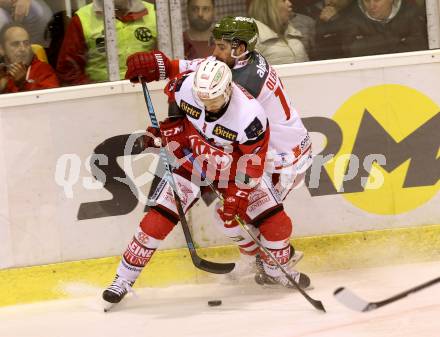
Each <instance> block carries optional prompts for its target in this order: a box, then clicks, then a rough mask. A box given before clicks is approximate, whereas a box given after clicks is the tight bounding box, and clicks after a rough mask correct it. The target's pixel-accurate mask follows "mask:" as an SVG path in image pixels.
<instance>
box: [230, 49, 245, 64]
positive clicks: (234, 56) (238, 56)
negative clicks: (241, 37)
mask: <svg viewBox="0 0 440 337" xmlns="http://www.w3.org/2000/svg"><path fill="white" fill-rule="evenodd" d="M236 50H237V48H232V49H231V57H232V58H234V59H235V61H237V60H239V59H241V58H242V57H244V56H246V55H248V54H249V50H246V51H245V52H244V53H241V54H240V55H234V53H235V51H236Z"/></svg>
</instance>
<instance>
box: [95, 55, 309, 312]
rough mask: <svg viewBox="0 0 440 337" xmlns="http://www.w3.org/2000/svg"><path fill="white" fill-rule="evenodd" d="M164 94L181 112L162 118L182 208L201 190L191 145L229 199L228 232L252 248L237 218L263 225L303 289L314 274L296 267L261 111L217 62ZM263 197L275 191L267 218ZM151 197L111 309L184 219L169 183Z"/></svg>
mask: <svg viewBox="0 0 440 337" xmlns="http://www.w3.org/2000/svg"><path fill="white" fill-rule="evenodd" d="M165 92H166V93H167V94H168V96H169V102H170V104H171V108H174V109H176V110H177V112H179V113H178V114H175V113H173V116H175V117H172V118H168V119H166V120H165V121H163V122H162V123H160V133H161V137H162V144H166V145H167V147H168V149H169V150H172V153H173V154H174V156H176V157H177V158H178V159H180V162H181V163H182V166H180V167H179V168H177V169H176V170H174V178H175V181H176V185H177V186H178V190H179V191H178V193H179V194H180V195H182V197H181V199H182V206H183V209H184V211H185V212H187V211H188V209H189V208H190V207H191V206H192V205H193V204H194V202H195V201H196V200H197V199H198V197H199V192H200V187H199V186H198V185H197V181H198V179H194V177H195V176H197V175H198V171H197V170H194V169H193V164H192V163H191V161H188V160H185V158H184V153H183V152H184V149H185V148H186V149H189V150H190V151H191V152H192V155H193V157H194V158H195V160H196V161H197V162H198V166H199V167H204V168H205V172H206V175H207V178H208V179H209V180H210V181H212V182H213V183H214V185H215V186H216V188H217V189H218V191H220V192H221V193H222V195H223V197H224V203H223V205H222V207H221V208H219V209H218V214H219V217H220V218H221V219H222V221H223V227H224V230H225V233H226V235H227V236H228V237H230V238H231V239H233V240H234V241H235V242H236V243H237V244H238V245H239V246H242V247H246V246H252V245H253V244H254V243H253V242H252V240H251V239H250V238H248V236H247V235H246V234H244V232H243V230H242V229H241V227H240V226H239V224H238V223H237V222H236V221H235V215H239V216H240V217H241V218H242V219H244V220H245V221H247V222H249V223H253V224H254V225H258V226H259V229H260V237H261V243H262V244H263V245H264V246H265V247H266V248H267V249H269V250H270V251H271V252H272V253H273V255H274V256H275V257H276V259H277V260H278V262H279V263H280V264H282V265H283V266H284V268H285V269H286V270H287V271H288V272H289V274H290V275H291V276H292V277H293V278H294V279H295V280H296V281H297V282H298V283H299V284H300V286H301V287H307V286H308V285H309V284H310V279H309V278H308V277H307V276H306V275H305V274H302V273H299V272H297V271H295V270H294V269H293V268H292V267H293V265H292V263H291V261H292V260H291V253H292V252H291V247H290V245H289V238H290V235H291V232H292V224H291V221H290V219H289V217H288V216H287V215H286V213H285V212H284V210H283V208H282V204H281V203H280V202H279V200H278V199H277V198H276V196H275V193H274V190H273V186H272V183H271V181H270V179H267V176H265V174H264V162H265V159H266V154H267V149H268V144H269V138H270V137H269V124H268V121H267V116H266V114H265V112H264V109H263V108H262V107H261V105H260V104H259V103H258V101H257V100H255V99H254V98H253V97H252V96H251V95H250V94H249V93H248V92H247V91H246V90H245V89H244V88H242V87H241V86H240V85H237V84H235V83H234V82H232V74H231V71H230V69H229V67H228V66H227V65H226V64H225V63H223V62H221V61H216V60H206V61H204V62H202V63H201V65H200V67H199V68H198V70H197V71H196V72H192V73H189V74H184V75H181V76H178V77H177V78H175V79H174V80H172V81H170V82H169V83H168V85H167V87H166V88H165ZM261 195H265V196H266V197H268V196H271V197H270V198H269V199H271V200H268V203H270V204H272V207H271V208H267V207H266V208H265V210H266V211H269V212H268V213H267V214H265V216H264V217H261V212H260V211H259V210H258V208H260V206H259V205H260V203H256V202H255V201H258V200H259V198H260V196H261ZM152 198H153V199H154V203H155V206H153V207H151V208H150V210H149V211H148V212H147V213H146V214H145V216H144V218H143V219H142V221H141V223H140V225H139V227H138V228H137V231H136V233H135V235H134V237H133V239H132V241H131V242H130V243H129V245H128V247H127V249H126V250H125V252H124V254H123V256H122V259H121V262H120V264H119V266H118V269H117V272H116V277H115V279H114V281H113V283H112V284H111V285H110V286H109V287H108V288H107V289H106V290H105V291H104V292H103V299H104V300H105V301H106V302H107V305H108V306H111V305H112V304H114V303H118V302H120V301H121V300H122V298H123V297H124V296H125V295H126V294H127V292H128V291H129V290H130V288H131V286H132V285H133V284H134V282H135V281H136V279H137V277H138V276H139V274H140V272H141V271H142V269H143V268H144V267H145V265H146V264H147V263H148V262H149V260H150V259H151V257H152V255H153V254H154V252H155V250H156V249H157V248H158V247H159V244H160V243H161V242H162V240H164V239H165V238H166V236H167V235H168V234H169V233H170V232H171V230H172V229H173V228H174V226H175V225H176V224H177V222H178V220H179V217H178V215H177V210H176V206H175V201H174V198H173V193H172V190H171V187H170V185H169V183H168V181H167V180H165V179H163V180H162V181H161V182H160V183H159V185H158V186H157V188H156V190H155V191H154V193H153V194H152ZM255 221H258V224H257V223H256V222H255ZM262 264H263V268H264V270H265V272H266V273H267V275H269V276H270V277H271V278H273V280H274V281H275V282H277V283H281V284H286V285H287V284H288V283H289V282H288V280H287V278H286V276H285V275H284V274H283V273H282V272H281V271H280V270H279V268H278V267H276V265H275V264H274V262H273V261H271V260H270V258H269V257H264V256H263V258H262Z"/></svg>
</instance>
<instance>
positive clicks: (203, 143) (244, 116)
mask: <svg viewBox="0 0 440 337" xmlns="http://www.w3.org/2000/svg"><path fill="white" fill-rule="evenodd" d="M194 76H195V73H194V72H192V73H189V74H186V75H184V77H183V79H177V80H175V81H176V83H174V84H173V83H172V82H173V81H170V83H169V84H168V86H167V89H166V90H169V88H170V87H171V91H172V93H173V94H174V100H175V101H176V103H177V105H178V106H179V108H180V110H181V111H183V112H184V113H185V115H186V123H185V135H186V136H187V137H188V140H189V145H190V148H191V150H192V152H193V154H194V155H195V157H197V159H198V162H199V164H200V165H201V166H203V167H204V168H205V172H211V173H213V172H214V171H216V172H217V173H216V177H215V178H214V177H213V175H212V174H211V179H212V178H214V179H215V180H219V178H220V177H221V179H222V180H225V176H222V174H223V173H222V172H220V171H223V172H230V173H231V177H226V180H228V179H229V180H232V181H233V180H234V179H235V177H236V174H237V173H241V174H242V176H243V175H244V174H245V175H246V176H247V177H249V178H255V179H259V178H260V177H261V175H262V174H263V168H264V162H265V155H266V152H267V149H268V143H269V130H267V125H268V121H267V116H266V113H265V111H264V109H263V107H262V106H261V105H260V104H259V103H258V101H257V100H256V99H254V97H252V96H251V95H250V94H249V93H248V92H247V91H246V90H245V89H243V88H242V87H241V86H239V85H236V84H234V83H233V84H232V94H231V98H230V100H229V102H228V105H227V108H226V110H225V111H224V112H223V113H222V114H221V115H220V117H218V118H217V119H216V120H213V121H211V119H210V118H207V114H206V112H205V108H204V105H203V103H202V102H201V101H200V100H199V99H198V98H196V97H194V95H193V90H192V85H193V82H194ZM250 157H252V160H249V159H250ZM253 161H254V162H253ZM184 166H185V165H184Z"/></svg>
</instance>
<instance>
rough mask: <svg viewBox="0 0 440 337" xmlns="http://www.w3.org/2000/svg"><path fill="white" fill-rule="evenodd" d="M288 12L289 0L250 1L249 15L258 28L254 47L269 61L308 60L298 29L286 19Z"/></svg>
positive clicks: (276, 62) (290, 6) (290, 10)
mask: <svg viewBox="0 0 440 337" xmlns="http://www.w3.org/2000/svg"><path fill="white" fill-rule="evenodd" d="M291 14H292V4H291V3H290V1H289V0H253V1H252V2H251V4H250V5H249V16H251V17H253V18H254V19H255V21H256V23H257V26H258V31H259V40H258V43H257V46H256V49H257V50H258V51H259V52H260V53H261V54H263V56H264V57H265V58H266V59H267V61H268V62H269V63H270V64H283V63H294V62H303V61H308V59H309V58H308V55H307V52H306V50H305V48H304V44H303V43H302V42H301V39H302V37H303V36H302V34H301V32H300V31H298V30H297V29H295V28H294V27H293V26H292V24H291V23H290V22H289V20H290V16H291Z"/></svg>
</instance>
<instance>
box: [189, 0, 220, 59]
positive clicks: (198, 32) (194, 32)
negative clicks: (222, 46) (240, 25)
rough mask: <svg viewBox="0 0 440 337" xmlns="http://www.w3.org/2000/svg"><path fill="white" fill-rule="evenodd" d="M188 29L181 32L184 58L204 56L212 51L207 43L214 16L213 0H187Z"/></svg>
mask: <svg viewBox="0 0 440 337" xmlns="http://www.w3.org/2000/svg"><path fill="white" fill-rule="evenodd" d="M187 15H188V23H189V29H187V30H186V31H184V32H183V44H184V49H185V59H187V60H193V59H197V58H205V57H208V56H209V55H211V54H212V52H213V51H214V44H213V43H212V44H210V43H209V39H210V37H211V34H212V25H213V23H214V18H215V8H214V0H188V3H187Z"/></svg>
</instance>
